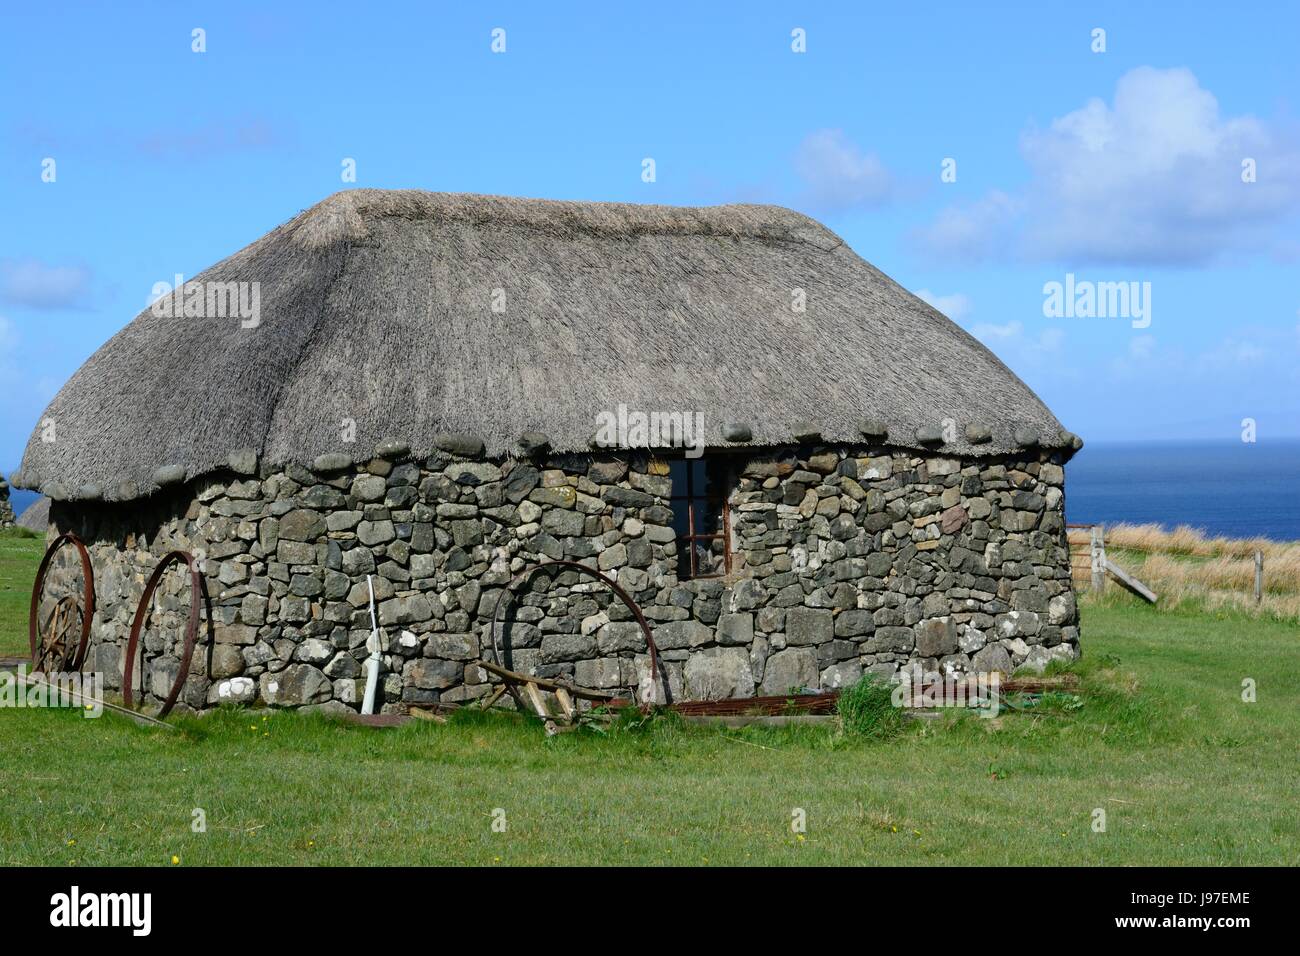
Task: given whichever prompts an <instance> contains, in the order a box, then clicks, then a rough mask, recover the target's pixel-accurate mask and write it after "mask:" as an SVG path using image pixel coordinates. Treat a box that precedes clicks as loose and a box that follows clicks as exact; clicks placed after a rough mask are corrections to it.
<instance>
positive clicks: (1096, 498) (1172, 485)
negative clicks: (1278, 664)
mask: <svg viewBox="0 0 1300 956" xmlns="http://www.w3.org/2000/svg"><path fill="white" fill-rule="evenodd" d="M1065 489H1066V495H1065V508H1066V519H1067V520H1069V521H1073V522H1079V523H1093V522H1104V523H1105V524H1117V523H1119V522H1124V523H1126V524H1148V523H1154V524H1158V525H1163V526H1164V527H1166V528H1176V527H1177V526H1178V525H1182V524H1186V525H1191V526H1192V527H1194V528H1201V529H1203V530H1205V531H1206V532H1207V533H1208V534H1210V535H1225V536H1227V537H1231V538H1254V537H1262V538H1272V539H1273V540H1275V541H1300V439H1297V440H1287V441H1269V442H1258V443H1256V444H1246V443H1245V442H1237V443H1199V444H1089V445H1086V446H1085V447H1084V449H1083V450H1082V451H1080V452H1079V453H1078V454H1077V455H1075V456H1074V459H1073V460H1072V461H1071V462H1070V463H1069V464H1068V465H1067V466H1066V469H1065ZM35 498H36V496H35V495H34V494H33V493H32V492H30V491H14V492H13V506H14V511H15V512H17V513H18V514H22V511H23V509H24V508H26V507H27V506H28V505H29V504H31V502H32V501H33V500H35Z"/></svg>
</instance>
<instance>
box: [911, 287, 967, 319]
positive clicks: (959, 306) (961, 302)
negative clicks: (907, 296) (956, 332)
mask: <svg viewBox="0 0 1300 956" xmlns="http://www.w3.org/2000/svg"><path fill="white" fill-rule="evenodd" d="M914 294H915V295H916V297H917V298H918V299H920V300H921V301H923V302H927V303H929V304H930V305H932V306H934V307H935V308H936V309H938V310H939V311H940V312H942V313H943V314H944V315H946V316H948V318H950V319H952V320H953V321H954V322H960V321H961V320H962V319H964V318H966V316H968V315H970V310H971V301H970V296H968V295H964V294H962V293H960V292H954V293H953V294H952V295H936V294H935V293H933V292H931V291H930V290H929V289H917V290H916V292H915V293H914Z"/></svg>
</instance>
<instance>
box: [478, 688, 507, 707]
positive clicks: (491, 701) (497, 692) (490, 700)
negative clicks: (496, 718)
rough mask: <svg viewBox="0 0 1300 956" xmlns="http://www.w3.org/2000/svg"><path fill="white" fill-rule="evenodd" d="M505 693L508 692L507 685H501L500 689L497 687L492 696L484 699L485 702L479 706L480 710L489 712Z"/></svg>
mask: <svg viewBox="0 0 1300 956" xmlns="http://www.w3.org/2000/svg"><path fill="white" fill-rule="evenodd" d="M505 692H506V685H505V684H502V685H500V686H499V687H497V689H496V690H494V691H493V692H492V693H491V695H490V696H488V697H484V698H483V702H482V704H480V705H479V709H480V710H489V709H490V708H491V707H492V705H493V704H495V703H496V702H497V701H499V700H500V699H501V695H502V694H504V693H505Z"/></svg>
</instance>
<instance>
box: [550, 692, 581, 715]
mask: <svg viewBox="0 0 1300 956" xmlns="http://www.w3.org/2000/svg"><path fill="white" fill-rule="evenodd" d="M555 699H556V700H557V701H559V702H560V710H561V711H563V712H564V716H565V717H566V718H568V719H569V720H573V719H574V718H575V717H577V716H578V709H577V708H576V707H574V706H573V698H572V697H570V696H569V692H568V691H567V690H565V689H564V688H563V687H557V688H555Z"/></svg>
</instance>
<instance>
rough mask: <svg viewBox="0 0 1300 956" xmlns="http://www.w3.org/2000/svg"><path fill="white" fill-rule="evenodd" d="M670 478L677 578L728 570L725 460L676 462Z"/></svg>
mask: <svg viewBox="0 0 1300 956" xmlns="http://www.w3.org/2000/svg"><path fill="white" fill-rule="evenodd" d="M668 474H669V477H670V478H671V479H672V483H673V490H672V501H671V503H672V509H673V530H674V531H675V532H676V533H677V578H678V580H685V579H687V578H714V577H720V576H722V575H724V574H727V573H728V572H730V571H731V541H730V537H731V525H730V522H729V521H728V518H727V495H728V492H729V491H730V482H731V474H730V468H729V467H728V465H727V462H726V460H725V459H719V458H695V459H689V458H687V459H677V460H674V461H670V462H669V463H668Z"/></svg>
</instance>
